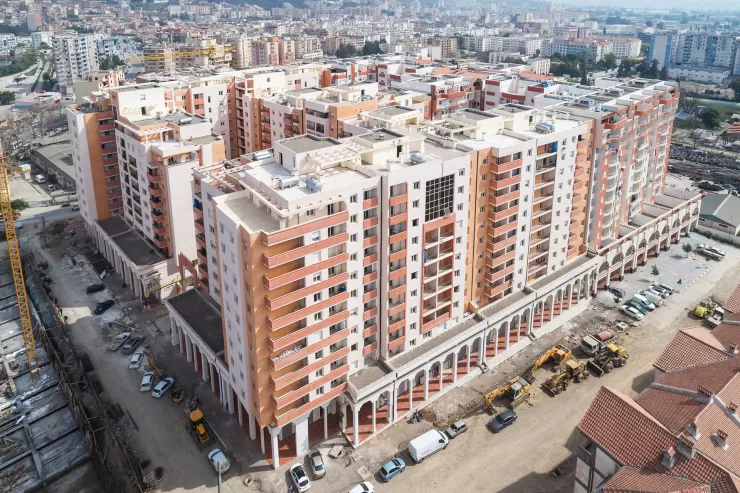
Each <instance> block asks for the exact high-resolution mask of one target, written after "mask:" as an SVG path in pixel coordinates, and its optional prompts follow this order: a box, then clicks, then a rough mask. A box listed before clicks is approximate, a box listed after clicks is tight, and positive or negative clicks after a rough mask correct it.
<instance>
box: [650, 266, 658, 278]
mask: <svg viewBox="0 0 740 493" xmlns="http://www.w3.org/2000/svg"><path fill="white" fill-rule="evenodd" d="M650 273H651V274H652V275H653V276H654V277H658V276H659V275H660V271H659V270H658V266H657V265H653V270H652V271H650Z"/></svg>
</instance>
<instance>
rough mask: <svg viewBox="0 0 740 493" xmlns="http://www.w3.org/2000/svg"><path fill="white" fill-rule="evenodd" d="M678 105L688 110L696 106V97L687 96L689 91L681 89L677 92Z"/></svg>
mask: <svg viewBox="0 0 740 493" xmlns="http://www.w3.org/2000/svg"><path fill="white" fill-rule="evenodd" d="M678 107H679V108H681V109H682V110H685V111H689V112H690V111H692V110H694V109H695V108H696V99H695V98H693V97H691V96H689V91H687V90H686V89H681V90H680V91H679V92H678Z"/></svg>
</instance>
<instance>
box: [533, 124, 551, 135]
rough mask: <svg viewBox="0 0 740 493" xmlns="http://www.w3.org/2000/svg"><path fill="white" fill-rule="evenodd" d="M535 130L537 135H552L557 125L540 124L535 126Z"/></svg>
mask: <svg viewBox="0 0 740 493" xmlns="http://www.w3.org/2000/svg"><path fill="white" fill-rule="evenodd" d="M534 129H535V131H536V132H537V133H541V134H551V133H553V132H554V131H555V125H553V124H552V123H548V122H540V123H538V124H537V125H535V126H534Z"/></svg>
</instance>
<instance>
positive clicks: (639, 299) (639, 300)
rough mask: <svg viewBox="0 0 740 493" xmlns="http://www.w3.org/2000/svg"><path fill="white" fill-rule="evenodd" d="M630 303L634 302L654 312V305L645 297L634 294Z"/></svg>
mask: <svg viewBox="0 0 740 493" xmlns="http://www.w3.org/2000/svg"><path fill="white" fill-rule="evenodd" d="M632 301H636V302H637V303H639V304H641V305H642V306H644V307H645V308H647V309H648V310H650V311H653V310H655V305H654V304H652V303H651V302H650V300H648V299H647V298H646V297H644V296H642V295H640V294H635V295H634V296H632Z"/></svg>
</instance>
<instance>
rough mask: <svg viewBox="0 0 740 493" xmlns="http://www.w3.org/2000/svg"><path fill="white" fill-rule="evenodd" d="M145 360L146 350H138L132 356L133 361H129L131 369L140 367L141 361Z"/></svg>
mask: <svg viewBox="0 0 740 493" xmlns="http://www.w3.org/2000/svg"><path fill="white" fill-rule="evenodd" d="M143 360H144V352H143V351H136V352H135V353H134V354H133V355H132V356H131V361H129V362H128V369H129V370H135V369H137V368H138V367H140V366H141V362H142V361H143Z"/></svg>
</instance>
